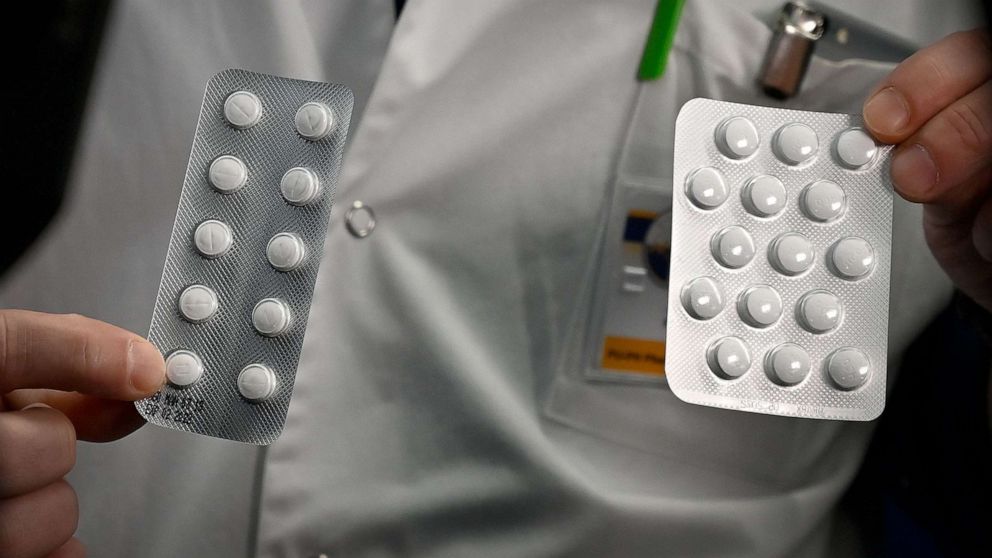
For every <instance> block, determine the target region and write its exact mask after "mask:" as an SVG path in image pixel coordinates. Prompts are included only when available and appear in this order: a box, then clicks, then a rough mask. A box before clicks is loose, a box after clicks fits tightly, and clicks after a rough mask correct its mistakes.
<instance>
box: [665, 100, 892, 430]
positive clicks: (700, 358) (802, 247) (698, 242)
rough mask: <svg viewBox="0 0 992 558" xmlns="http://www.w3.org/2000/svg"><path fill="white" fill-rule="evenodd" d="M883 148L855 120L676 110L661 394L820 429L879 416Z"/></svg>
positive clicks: (887, 149)
mask: <svg viewBox="0 0 992 558" xmlns="http://www.w3.org/2000/svg"><path fill="white" fill-rule="evenodd" d="M891 149H892V148H891V146H883V145H877V144H876V143H875V142H874V141H873V140H872V139H871V137H870V136H869V135H868V134H867V133H866V132H865V131H864V129H863V128H862V121H861V118H860V117H859V116H854V115H846V114H829V113H818V112H806V111H796V110H786V109H778V108H769V107H759V106H750V105H742V104H736V103H727V102H720V101H713V100H709V99H693V100H691V101H689V102H687V103H686V104H685V105H684V106H683V107H682V109H681V111H680V112H679V115H678V119H677V122H676V131H675V160H674V173H673V182H672V183H673V185H674V188H673V210H672V245H671V246H672V248H671V257H672V260H671V278H670V285H671V288H670V291H669V302H668V308H669V315H668V346H667V355H666V363H665V368H666V371H667V376H668V382H669V385H670V386H671V388H672V391H673V392H674V393H675V395H676V396H678V397H679V398H680V399H682V400H683V401H687V402H689V403H696V404H701V405H709V406H714V407H722V408H727V409H735V410H741V411H750V412H756V413H766V414H774V415H787V416H797V417H810V418H821V419H835V420H872V419H874V418H876V417H877V416H878V415H879V414H880V413H881V412H882V409H883V408H884V406H885V378H886V348H887V341H888V297H889V273H890V269H889V260H890V253H891V243H892V200H893V194H892V186H891V183H890V181H889V158H890V154H891Z"/></svg>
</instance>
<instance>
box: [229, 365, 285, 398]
mask: <svg viewBox="0 0 992 558" xmlns="http://www.w3.org/2000/svg"><path fill="white" fill-rule="evenodd" d="M275 390H276V375H275V373H273V372H272V369H271V368H269V367H268V366H266V365H264V364H249V365H248V366H245V367H244V368H242V369H241V373H240V374H238V391H239V392H241V396H242V397H244V398H245V399H247V400H249V401H264V400H266V399H268V398H269V397H271V396H272V393H273V392H275Z"/></svg>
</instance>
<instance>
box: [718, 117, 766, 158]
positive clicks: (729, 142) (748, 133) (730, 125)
mask: <svg viewBox="0 0 992 558" xmlns="http://www.w3.org/2000/svg"><path fill="white" fill-rule="evenodd" d="M758 142H759V140H758V130H757V129H756V128H755V127H754V124H753V123H751V121H750V120H748V119H747V118H744V117H743V116H734V117H731V118H728V119H726V120H724V121H723V122H721V123H720V125H719V126H718V127H717V129H716V145H717V148H719V149H720V151H721V152H722V153H723V154H724V155H726V156H727V157H730V158H731V159H744V158H746V157H750V156H751V155H752V154H753V153H754V152H755V151H757V150H758Z"/></svg>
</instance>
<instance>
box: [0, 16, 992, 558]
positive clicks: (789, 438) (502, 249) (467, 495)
mask: <svg viewBox="0 0 992 558" xmlns="http://www.w3.org/2000/svg"><path fill="white" fill-rule="evenodd" d="M774 4H777V3H775V2H772V3H769V2H763V1H761V0H749V1H747V2H735V3H722V2H717V1H716V0H689V1H688V2H687V5H686V7H685V10H684V14H683V21H682V23H681V26H680V29H679V34H678V38H677V41H676V47H675V50H674V52H673V55H672V58H671V62H670V65H669V69H668V74H667V75H666V77H665V78H664V79H663V80H661V81H658V82H654V83H651V84H648V85H645V86H640V85H638V83H637V82H636V81H635V80H634V74H635V71H636V67H637V64H638V61H639V57H640V54H641V50H642V47H643V44H644V39H645V36H646V33H647V30H648V27H649V24H650V20H651V15H652V13H653V9H654V0H630V1H624V2H619V1H613V2H596V1H591V0H589V1H577V0H573V1H564V0H559V1H546V2H532V1H526V0H515V1H514V0H503V1H499V2H495V1H485V2H466V1H463V0H426V1H419V0H413V1H412V2H410V4H409V5H408V6H407V8H406V10H405V11H404V14H403V17H402V19H401V20H400V21H399V23H398V24H396V25H395V28H394V21H393V15H392V9H393V8H392V2H390V1H388V0H375V1H369V0H351V1H343V0H342V1H339V2H290V1H284V2H274V1H273V2H249V3H241V2H234V1H226V2H169V3H165V2H154V1H122V2H120V3H119V5H118V6H117V7H116V9H115V11H114V13H113V14H112V20H111V22H110V26H109V34H108V36H107V38H106V42H105V45H104V49H103V51H102V54H101V57H100V62H99V69H98V74H97V78H96V80H95V85H94V88H93V91H92V95H91V99H90V101H89V104H88V112H87V115H86V119H85V123H84V128H83V134H82V138H81V142H80V149H79V151H78V155H77V157H76V162H75V166H74V171H73V173H72V177H71V189H70V194H69V198H68V200H67V202H66V206H65V207H64V209H63V211H62V212H61V214H60V215H59V217H58V218H57V220H56V222H55V223H53V225H52V227H50V229H49V230H48V231H47V232H46V233H45V234H44V236H43V237H42V238H41V239H40V240H39V242H38V243H37V244H36V246H35V247H34V248H33V250H32V252H31V253H30V254H29V255H28V256H27V257H26V258H25V259H24V260H23V261H22V262H21V263H20V265H19V266H18V267H17V268H16V269H15V270H13V271H12V273H10V274H9V275H8V277H6V278H5V281H4V283H3V285H2V290H0V306H3V307H26V308H33V309H37V310H46V311H58V312H80V313H84V314H88V315H90V316H93V317H96V318H101V319H105V320H107V321H110V322H112V323H115V324H118V325H121V326H123V327H127V328H129V329H132V330H134V331H137V332H139V333H144V332H145V331H146V330H147V326H148V322H149V318H150V315H151V310H152V306H153V304H154V299H155V293H156V289H157V286H158V278H159V274H160V273H161V268H162V261H163V258H164V256H165V252H166V248H167V244H168V240H169V234H170V231H171V226H172V220H173V217H174V212H175V208H176V205H177V203H178V197H179V196H178V194H179V190H180V189H181V185H182V179H183V174H184V171H185V165H186V159H187V156H188V150H189V145H190V142H191V139H192V133H193V128H194V125H195V121H196V115H197V111H198V107H199V103H200V99H201V95H202V91H203V86H204V83H205V82H206V80H207V79H208V78H209V77H210V76H211V75H212V74H214V73H216V72H217V71H219V70H221V69H224V68H226V67H243V68H246V69H250V70H254V71H259V72H266V73H272V74H278V75H284V76H289V77H297V78H303V79H310V80H320V81H332V82H338V83H345V84H348V85H350V86H351V87H352V88H354V89H355V92H356V99H357V105H356V118H355V122H356V124H355V125H354V127H353V133H352V141H351V144H350V146H349V151H348V153H347V156H346V159H345V166H344V171H343V173H344V174H343V179H342V181H341V184H340V187H339V189H338V192H337V196H336V200H337V201H338V205H337V207H336V209H335V212H334V216H333V218H332V224H331V232H330V233H329V236H328V240H327V245H326V250H325V255H324V261H323V263H322V265H321V271H320V276H319V279H318V283H317V288H316V291H315V300H314V307H313V311H312V313H311V318H310V325H309V329H308V332H307V337H306V341H305V345H304V352H303V356H302V360H301V364H300V369H299V374H298V377H297V385H296V390H295V395H294V398H293V402H292V405H291V407H290V411H289V417H288V420H287V423H286V429H285V431H284V433H283V436H282V438H281V439H280V440H279V441H278V442H277V443H275V444H274V445H273V446H271V447H270V448H268V449H265V450H260V449H258V448H255V447H252V446H245V445H240V444H237V443H233V442H225V441H219V440H212V439H208V438H202V437H196V436H192V435H188V434H182V433H178V432H172V431H168V430H164V429H160V428H156V427H146V428H143V429H142V430H140V431H139V432H137V433H136V434H134V435H132V436H130V437H128V438H126V439H125V440H122V441H120V442H116V443H112V444H106V445H84V446H82V447H81V448H80V452H79V460H78V464H77V467H76V469H75V471H74V472H73V473H72V475H71V476H70V480H71V481H72V482H73V484H74V486H75V487H76V489H77V491H78V492H79V494H80V506H81V514H82V515H81V517H82V519H81V523H80V530H79V535H80V536H81V537H82V538H83V540H84V541H85V542H86V543H87V544H88V545H89V547H90V552H91V555H93V556H101V557H102V556H143V557H152V558H157V557H167V556H170V557H171V556H209V557H215V558H226V557H243V556H249V555H251V554H252V553H253V552H257V555H259V556H265V557H270V556H272V557H275V556H294V557H295V556H299V557H306V556H318V555H320V554H321V553H324V554H326V555H327V556H360V557H373V556H375V557H378V556H409V555H417V556H446V557H447V556H450V557H462V556H494V557H495V556H499V557H508V556H521V557H529V556H590V557H593V556H595V557H599V556H666V555H677V556H685V555H698V556H742V555H750V556H763V557H767V556H822V555H824V554H825V553H826V552H827V549H828V548H830V547H831V545H833V548H835V549H836V548H839V546H838V544H841V543H844V542H845V541H842V540H839V539H840V538H841V537H838V536H837V535H836V531H833V532H832V531H831V525H832V514H831V511H832V506H833V504H835V502H836V501H837V499H838V498H839V496H840V495H841V494H842V493H843V491H844V489H845V488H846V486H847V483H848V482H849V481H850V479H851V478H852V476H853V475H854V473H855V472H856V470H857V467H858V465H859V462H860V458H861V456H862V455H863V452H864V449H865V446H866V443H867V440H868V438H869V435H870V433H871V424H857V423H836V422H825V421H809V420H801V419H790V418H782V417H767V416H759V415H748V414H743V413H732V412H729V411H724V410H718V409H711V408H703V407H695V406H690V405H687V404H684V403H682V402H680V401H678V400H677V399H675V398H674V397H672V396H671V394H670V393H669V392H667V391H666V390H665V389H658V388H644V387H630V386H626V387H624V386H605V387H604V386H590V385H588V384H584V383H581V382H575V381H572V380H569V379H568V378H566V377H562V376H561V375H558V374H556V372H555V370H556V359H557V356H558V353H559V352H560V350H561V348H562V346H563V343H564V336H565V333H566V331H567V329H568V328H567V324H568V321H569V319H570V318H572V317H573V316H574V315H575V314H574V312H573V309H575V308H577V307H581V305H582V304H583V302H584V301H583V300H581V298H582V294H581V293H582V292H583V291H582V288H581V287H582V282H583V278H584V277H585V275H586V274H585V269H586V266H587V264H588V263H589V257H590V254H591V253H592V251H593V249H594V247H595V244H596V240H597V232H596V231H597V226H598V222H599V221H598V220H599V218H600V210H601V208H602V204H603V201H604V197H605V193H606V191H607V188H608V186H609V185H610V184H611V183H612V182H614V181H619V182H624V181H627V182H630V183H640V182H651V181H654V182H657V183H662V182H664V181H665V180H666V176H667V180H670V160H669V159H670V157H671V135H672V128H673V122H674V115H675V111H676V109H677V107H678V106H679V104H680V103H681V102H682V101H684V100H686V99H688V98H690V97H693V96H700V95H705V96H710V97H715V98H724V99H727V100H735V101H744V102H764V103H770V101H769V100H767V99H762V98H761V97H759V96H757V95H756V94H755V93H754V86H753V79H754V76H755V73H756V72H757V67H758V65H759V64H760V60H761V56H762V54H763V52H764V48H765V45H766V44H767V39H768V37H769V36H770V32H769V31H768V29H767V27H766V26H765V25H763V24H762V23H760V21H759V20H758V19H757V18H755V17H754V16H752V15H750V14H751V13H762V14H764V13H770V12H771V11H772V10H773V9H774V7H775V6H774ZM863 4H867V3H859V2H856V1H855V0H850V1H848V2H844V3H843V5H844V6H845V7H846V9H847V10H848V11H851V12H854V13H855V14H859V15H861V16H862V17H865V18H866V19H872V20H873V21H875V22H876V23H883V24H884V23H885V22H886V21H890V20H891V24H890V25H891V28H892V30H893V31H894V32H896V33H897V34H900V35H902V36H904V37H907V38H910V39H912V40H915V41H917V42H921V43H925V42H929V41H932V40H935V39H937V38H938V37H939V36H941V35H943V34H945V33H947V32H950V31H953V30H956V29H958V28H962V27H970V26H974V24H975V20H973V19H970V18H972V17H973V15H972V14H969V13H968V12H967V10H965V9H963V8H962V6H964V5H965V3H964V2H963V0H962V1H961V2H957V3H952V6H951V7H947V5H946V4H942V6H944V7H942V8H941V10H939V11H937V12H936V13H923V12H914V11H912V10H908V9H907V8H906V4H905V3H904V2H896V1H895V0H893V1H890V2H878V3H872V4H871V5H870V6H865V5H863ZM919 4H920V6H923V4H922V2H920V3H919ZM894 5H898V9H893V6H894ZM742 8H746V11H745V10H744V9H742ZM931 11H934V10H933V9H932V8H931ZM888 69H889V67H888V66H885V65H880V64H875V63H871V62H866V61H850V62H847V63H843V64H833V63H826V62H823V61H815V62H814V64H813V66H812V67H811V70H810V75H809V78H808V80H807V82H806V87H805V90H804V93H803V94H802V95H800V96H799V97H798V98H797V99H796V100H794V101H793V102H792V103H791V106H797V107H802V108H808V109H820V110H835V111H857V110H859V107H860V104H861V101H862V99H863V96H864V94H865V93H866V92H867V87H869V85H870V84H871V83H873V82H874V81H875V80H877V79H879V78H880V77H881V76H883V75H884V73H885V72H886V71H887V70H888ZM359 199H360V200H362V201H364V202H366V203H367V204H369V205H371V206H372V207H373V208H374V210H375V212H376V215H377V217H378V227H377V228H376V230H375V232H374V233H373V234H372V235H371V236H370V237H368V238H366V239H363V240H359V239H356V238H354V237H352V236H350V235H348V234H347V232H346V231H345V228H344V227H343V225H342V219H341V217H342V215H343V208H344V207H345V206H346V205H348V204H350V203H351V202H352V201H354V200H359ZM895 227H896V228H895V232H894V238H895V239H896V245H895V246H894V255H893V284H892V295H891V296H892V298H891V306H892V310H891V329H890V344H891V351H890V352H891V357H890V358H891V360H892V363H893V365H897V364H898V362H899V358H898V357H899V354H900V353H901V352H902V350H903V349H904V348H905V347H906V346H907V344H908V343H909V342H910V341H911V339H912V338H913V337H914V336H915V335H916V334H917V333H918V332H919V331H920V330H921V329H922V327H923V326H924V324H925V323H926V322H927V320H928V319H929V318H930V317H932V316H933V315H934V314H935V312H936V311H937V310H938V309H940V308H941V307H942V306H943V305H944V304H945V302H946V301H947V296H948V293H949V292H950V287H949V283H948V282H947V280H946V279H945V278H944V277H943V275H942V274H941V273H940V271H939V269H938V268H937V266H936V265H935V263H934V262H933V260H932V258H931V257H930V256H929V254H928V252H927V250H926V248H925V246H924V244H923V241H922V235H921V230H920V223H919V211H918V208H913V207H911V206H910V205H909V204H905V203H899V204H897V209H896V219H895ZM832 533H833V536H831V535H832ZM847 543H848V545H847V546H845V547H844V548H851V544H850V541H847ZM853 546H855V547H856V545H853Z"/></svg>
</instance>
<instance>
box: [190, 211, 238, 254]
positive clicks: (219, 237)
mask: <svg viewBox="0 0 992 558" xmlns="http://www.w3.org/2000/svg"><path fill="white" fill-rule="evenodd" d="M233 243H234V234H233V233H231V227H228V226H227V224H226V223H223V222H221V221H218V220H216V219H208V220H206V221H204V222H202V223H200V224H199V225H197V226H196V231H194V232H193V244H194V245H195V246H196V251H197V252H199V253H200V255H201V256H203V257H205V258H219V257H221V256H223V255H224V254H226V253H227V251H228V250H230V249H231V244H233Z"/></svg>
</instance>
